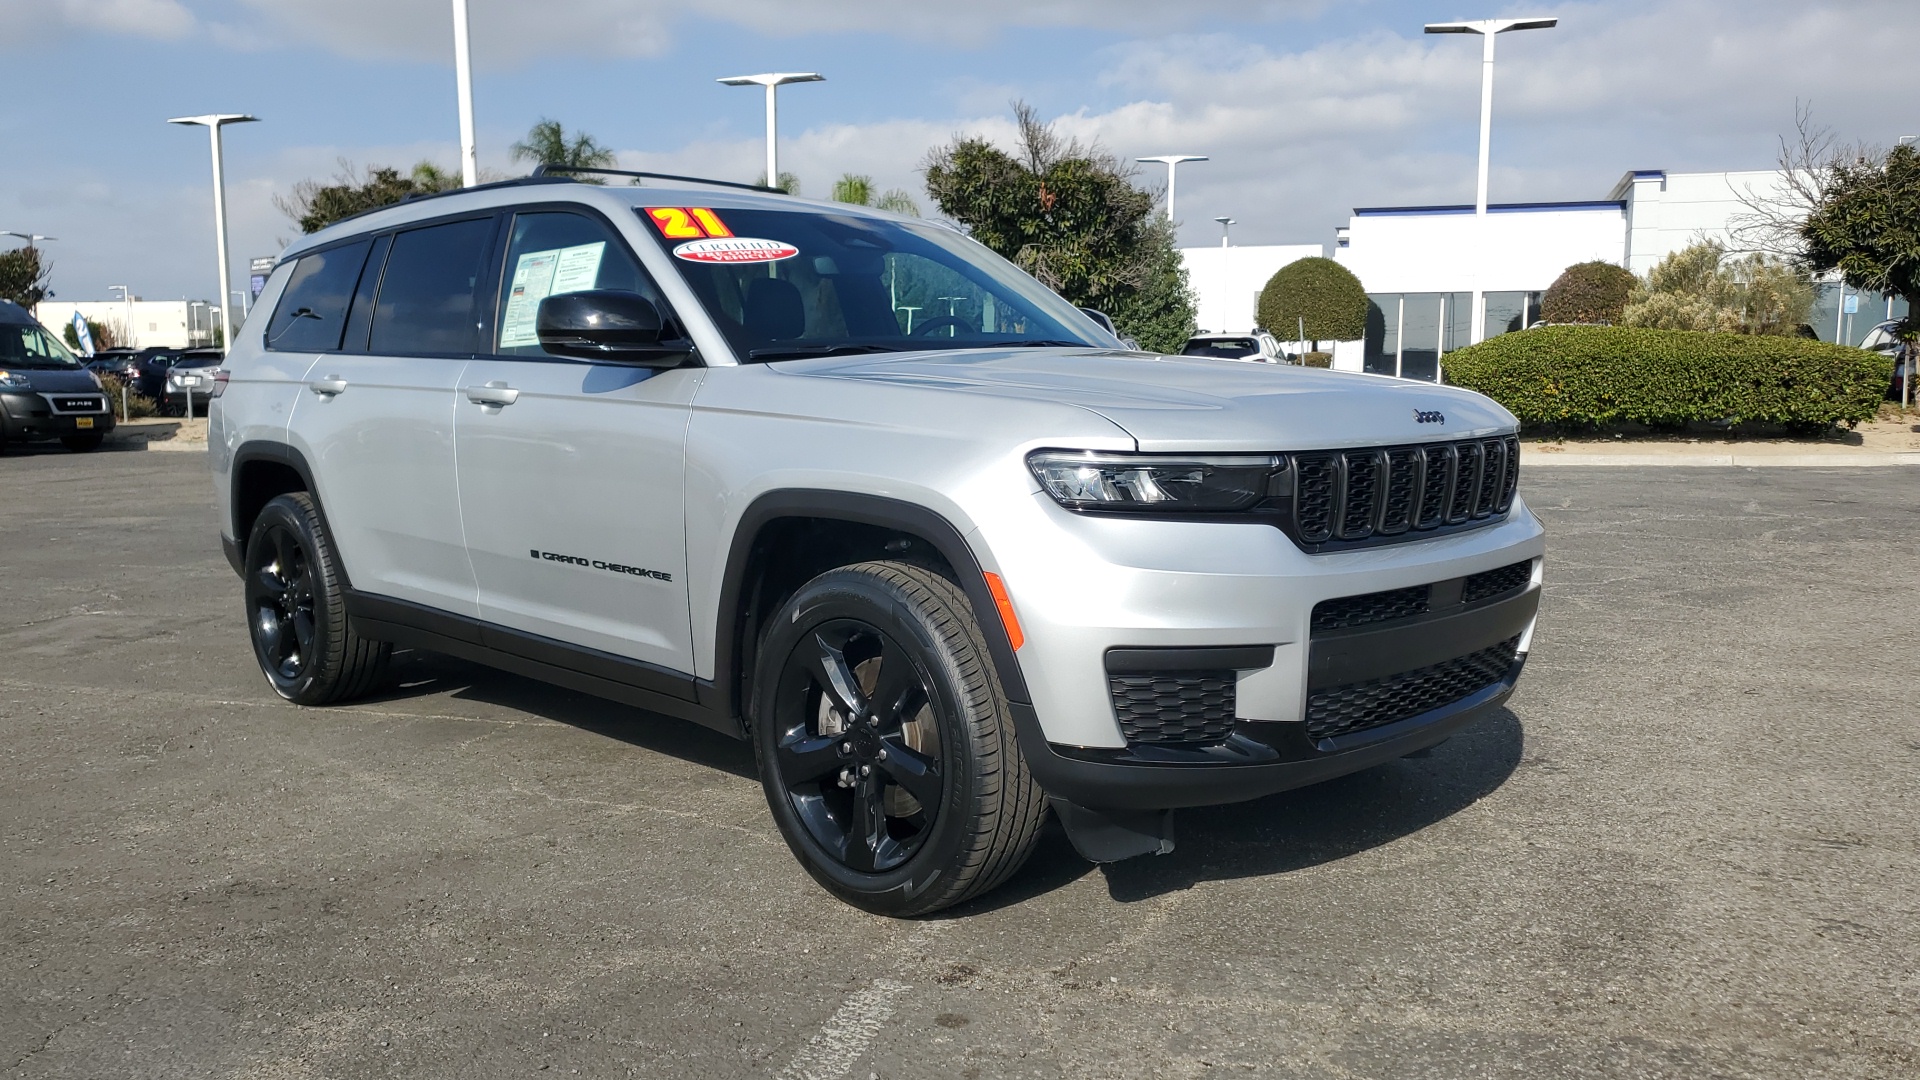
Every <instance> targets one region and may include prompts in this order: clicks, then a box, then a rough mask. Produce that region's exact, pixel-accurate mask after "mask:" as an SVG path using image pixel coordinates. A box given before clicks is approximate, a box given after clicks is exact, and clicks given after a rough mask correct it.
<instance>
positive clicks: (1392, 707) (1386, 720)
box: [1307, 637, 1520, 740]
mask: <svg viewBox="0 0 1920 1080" xmlns="http://www.w3.org/2000/svg"><path fill="white" fill-rule="evenodd" d="M1519 648H1520V639H1519V638H1518V637H1512V638H1508V639H1507V640H1506V641H1503V642H1501V643H1499V644H1498V645H1493V646H1490V647H1488V648H1485V649H1481V650H1480V651H1478V652H1473V653H1468V654H1467V655H1465V656H1460V657H1455V658H1454V659H1452V660H1448V661H1445V662H1443V663H1439V664H1434V665H1432V666H1430V667H1423V668H1416V669H1415V670H1413V671H1405V672H1401V673H1400V674H1398V675H1390V676H1388V677H1386V678H1384V679H1370V680H1368V681H1366V682H1358V683H1350V684H1348V685H1346V686H1334V687H1328V688H1327V689H1325V690H1316V691H1314V692H1312V693H1310V694H1308V695H1307V734H1308V735H1309V736H1310V737H1312V738H1314V739H1316V740H1317V739H1332V738H1338V737H1339V736H1341V735H1349V734H1352V733H1354V732H1356V731H1366V730H1368V729H1369V728H1376V727H1380V726H1382V725H1385V724H1391V723H1395V722H1396V721H1400V720H1405V719H1407V718H1409V717H1413V716H1418V715H1420V714H1421V713H1424V712H1427V711H1429V710H1432V709H1438V708H1440V707H1441V706H1443V705H1451V704H1453V703H1454V702H1456V701H1459V700H1461V699H1463V698H1466V697H1469V696H1471V695H1473V694H1475V693H1478V692H1479V691H1481V690H1484V689H1486V688H1487V687H1489V686H1492V685H1494V684H1495V683H1497V682H1499V681H1500V680H1501V679H1503V678H1505V677H1506V675H1507V672H1508V671H1509V670H1511V669H1512V667H1513V661H1514V658H1515V657H1516V656H1517V655H1518V654H1519Z"/></svg>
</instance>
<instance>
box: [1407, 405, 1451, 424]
mask: <svg viewBox="0 0 1920 1080" xmlns="http://www.w3.org/2000/svg"><path fill="white" fill-rule="evenodd" d="M1413 422H1414V423H1416V424H1444V423H1446V422H1447V414H1446V413H1443V412H1441V411H1440V410H1439V409H1415V410H1413Z"/></svg>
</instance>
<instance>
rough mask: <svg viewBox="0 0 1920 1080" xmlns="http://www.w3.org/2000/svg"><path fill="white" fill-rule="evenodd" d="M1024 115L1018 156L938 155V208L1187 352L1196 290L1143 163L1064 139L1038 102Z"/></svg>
mask: <svg viewBox="0 0 1920 1080" xmlns="http://www.w3.org/2000/svg"><path fill="white" fill-rule="evenodd" d="M1013 111H1014V118H1015V120H1016V121H1017V122H1018V125H1019V131H1020V135H1019V140H1020V141H1019V145H1018V147H1017V148H1016V150H1015V152H1014V153H1011V154H1010V153H1008V152H1006V151H1004V150H1001V149H1000V148H999V147H996V146H994V145H993V144H992V143H990V142H988V141H987V140H986V139H983V138H978V137H965V138H956V139H955V140H954V141H953V142H952V143H951V144H949V145H946V146H942V147H938V148H936V149H935V150H934V151H933V152H932V153H931V154H930V155H929V157H928V158H927V162H926V166H925V172H926V177H927V194H928V195H930V196H932V198H933V201H934V205H935V206H937V207H939V209H940V212H941V213H943V214H945V215H947V216H948V217H950V218H952V219H954V220H955V221H958V222H960V223H962V224H964V225H966V226H968V227H969V228H970V229H971V230H972V236H973V238H974V239H975V240H978V241H979V242H981V243H982V244H985V245H986V246H987V247H989V248H991V249H993V250H994V251H996V252H998V253H999V254H1001V255H1002V256H1005V257H1006V258H1007V259H1009V260H1011V261H1012V262H1014V263H1015V264H1016V265H1018V266H1019V267H1021V268H1022V269H1024V270H1026V271H1027V272H1028V273H1030V274H1032V275H1033V276H1034V277H1036V278H1038V279H1039V280H1040V282H1041V283H1042V284H1044V285H1046V286H1047V287H1048V288H1050V289H1052V290H1053V291H1055V292H1057V293H1059V294H1060V295H1061V296H1063V297H1065V298H1067V300H1069V301H1071V302H1072V303H1075V304H1079V305H1082V306H1085V307H1093V308H1099V309H1100V310H1102V311H1105V312H1107V313H1108V314H1109V315H1110V316H1111V317H1112V318H1113V321H1114V325H1115V326H1116V327H1117V328H1118V329H1119V331H1120V333H1121V334H1123V335H1125V336H1128V337H1132V338H1134V339H1135V340H1136V341H1138V342H1139V343H1140V345H1141V346H1142V347H1143V348H1147V349H1153V350H1156V351H1159V352H1177V351H1178V350H1179V348H1180V346H1181V344H1182V343H1183V342H1184V341H1185V340H1186V338H1187V337H1189V336H1191V335H1192V333H1193V319H1194V310H1193V294H1192V291H1191V290H1190V288H1189V287H1188V284H1187V276H1186V271H1185V269H1184V268H1183V267H1182V266H1181V264H1180V257H1179V253H1178V252H1177V251H1176V250H1175V249H1174V246H1173V230H1172V229H1171V228H1169V227H1167V224H1166V223H1165V222H1164V221H1160V220H1157V219H1156V215H1155V214H1154V203H1155V201H1156V199H1155V195H1154V193H1153V192H1150V191H1144V190H1141V189H1140V188H1138V187H1135V186H1134V183H1133V178H1134V170H1133V168H1132V167H1131V166H1128V165H1125V164H1123V163H1122V162H1121V161H1120V160H1119V159H1118V158H1116V157H1114V156H1113V155H1112V154H1110V153H1107V152H1106V151H1105V150H1102V149H1100V148H1099V147H1097V146H1082V145H1081V144H1080V143H1079V142H1078V141H1077V140H1071V139H1065V138H1062V137H1061V136H1060V135H1059V134H1058V133H1057V132H1055V131H1054V130H1053V128H1052V127H1051V125H1048V124H1045V123H1042V122H1041V121H1040V119H1039V116H1038V114H1037V113H1035V111H1034V110H1033V108H1032V107H1031V106H1029V105H1027V104H1025V103H1024V102H1015V103H1014V106H1013Z"/></svg>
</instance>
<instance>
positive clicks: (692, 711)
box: [346, 589, 746, 739]
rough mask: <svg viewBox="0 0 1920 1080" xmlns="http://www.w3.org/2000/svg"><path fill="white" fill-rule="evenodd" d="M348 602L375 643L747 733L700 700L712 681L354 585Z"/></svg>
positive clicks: (709, 693) (711, 696) (708, 695)
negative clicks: (439, 655) (442, 656)
mask: <svg viewBox="0 0 1920 1080" xmlns="http://www.w3.org/2000/svg"><path fill="white" fill-rule="evenodd" d="M346 601H347V617H348V618H349V619H351V620H352V621H353V628H354V631H355V632H356V633H359V634H362V635H364V636H366V637H369V638H372V639H374V640H376V641H391V642H393V643H394V644H395V645H400V646H404V647H407V648H412V649H425V650H427V651H429V652H437V653H445V654H447V655H448V656H457V657H459V658H460V659H462V660H470V661H472V662H474V663H476V664H485V665H486V666H488V667H493V668H499V669H500V670H502V671H510V672H512V673H514V674H515V675H524V676H527V677H528V678H532V679H539V680H540V681H541V682H547V683H552V684H554V685H555V686H564V687H566V688H567V689H569V690H578V691H580V692H581V693H583V694H592V695H593V696H595V697H600V698H606V699H607V700H609V701H617V702H620V703H621V704H623V705H632V706H634V707H635V708H639V709H646V710H648V711H650V712H657V713H664V714H666V715H668V716H672V717H677V718H678V719H681V720H691V721H693V722H694V723H696V724H699V725H701V726H702V727H709V728H712V729H713V730H715V731H718V732H720V733H722V734H724V735H731V736H733V737H734V738H736V739H744V738H745V737H746V732H745V731H743V730H742V729H741V726H740V722H739V721H738V720H737V719H735V718H734V717H733V716H731V715H729V714H727V713H726V712H724V711H722V710H718V709H714V708H712V707H710V706H709V705H708V704H703V703H702V702H703V701H704V702H709V703H710V702H714V701H716V700H718V698H717V695H715V693H714V688H713V684H712V683H710V682H707V681H706V680H702V679H697V678H695V677H694V676H692V675H688V674H686V673H685V672H680V671H673V670H671V669H669V668H663V667H660V666H658V665H655V664H649V663H646V662H644V661H641V660H634V659H631V658H629V657H625V656H615V655H614V654H612V653H605V652H600V651H599V650H597V649H588V648H584V647H582V646H579V645H573V644H569V643H567V642H564V641H555V640H554V639H552V638H547V637H541V636H539V635H538V634H529V633H526V632H525V631H522V630H515V629H512V628H510V627H505V626H499V625H496V624H494V623H489V622H482V621H481V620H479V619H469V618H467V617H466V616H463V615H453V614H449V613H447V612H444V611H438V610H436V609H434V608H430V607H427V606H425V605H424V604H415V603H412V602H411V601H407V600H395V599H393V598H391V597H386V596H375V595H373V594H371V593H364V592H361V591H359V590H357V589H349V590H347V595H346Z"/></svg>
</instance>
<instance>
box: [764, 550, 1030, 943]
mask: <svg viewBox="0 0 1920 1080" xmlns="http://www.w3.org/2000/svg"><path fill="white" fill-rule="evenodd" d="M769 625H770V627H771V628H770V629H769V631H768V632H767V634H766V637H765V638H764V640H763V641H762V643H761V646H760V651H759V656H758V658H757V667H756V679H755V682H754V685H755V687H756V690H755V702H754V706H753V708H752V710H751V714H752V723H753V742H754V751H755V755H756V756H757V757H758V759H759V763H760V776H761V782H762V784H763V785H764V787H765V788H766V795H767V803H768V805H769V806H770V807H771V808H772V811H773V817H774V820H775V821H776V822H777V823H778V824H779V826H780V831H781V834H782V835H783V836H784V837H785V838H786V841H787V845H788V846H789V847H790V848H792V849H793V852H794V854H795V855H796V856H798V857H799V859H800V862H801V864H802V865H803V866H805V867H806V868H807V871H808V872H809V873H810V874H812V875H813V877H814V878H815V880H817V881H819V882H820V884H822V885H823V886H825V887H826V888H827V889H828V890H829V891H830V892H832V893H834V894H835V895H836V896H839V897H840V898H841V899H842V900H845V901H846V902H848V903H850V904H853V905H854V906H856V907H860V908H864V909H865V910H867V911H871V912H874V913H876V914H881V915H893V916H910V915H919V914H924V913H926V912H930V911H937V910H939V909H940V908H944V907H949V906H951V905H953V904H957V903H960V902H962V901H964V900H967V899H970V898H972V897H974V896H977V895H979V894H980V893H983V892H985V891H987V890H989V889H991V888H993V887H994V886H996V885H998V884H1000V883H1001V882H1002V881H1004V880H1006V879H1007V877H1009V876H1010V875H1011V874H1012V873H1013V872H1014V871H1015V870H1017V869H1019V868H1020V866H1021V864H1022V863H1024V862H1026V860H1027V857H1028V855H1030V854H1031V853H1032V851H1033V845H1034V841H1035V840H1036V838H1037V837H1038V836H1039V832H1040V825H1041V822H1042V821H1043V820H1044V817H1045V813H1046V802H1045V799H1044V797H1043V796H1042V794H1041V792H1040V788H1039V786H1038V785H1037V784H1035V783H1034V781H1033V778H1032V776H1031V775H1029V774H1028V772H1027V768H1026V762H1025V761H1024V760H1023V759H1022V758H1021V757H1020V750H1019V747H1018V746H1017V745H1016V744H1015V740H1014V732H1013V722H1012V718H1011V716H1010V715H1009V714H1008V709H1007V702H1006V696H1005V694H1004V693H1003V692H1002V690H1001V687H1000V682H999V679H998V678H997V676H996V674H995V672H994V669H993V665H992V662H991V660H990V659H989V658H988V654H987V648H986V641H985V639H984V637H983V636H982V633H981V630H980V626H979V624H978V622H977V621H976V620H975V618H974V616H973V610H972V607H971V605H970V604H969V603H968V602H967V598H966V595H965V594H964V593H963V592H961V591H960V589H959V587H958V586H956V585H955V584H954V583H953V582H951V581H948V580H947V579H946V578H944V577H942V576H940V575H939V574H936V573H934V572H932V571H929V570H927V569H925V568H922V567H918V566H912V565H909V564H905V563H896V562H870V563H860V564H858V565H854V566H848V567H842V568H841V569H838V570H833V571H830V572H828V573H825V574H822V575H820V576H819V577H817V578H815V579H813V580H812V581H810V582H808V583H807V584H806V585H804V586H802V587H801V589H800V590H799V592H797V593H795V594H794V596H793V597H792V598H791V599H790V600H788V601H787V604H786V605H785V607H783V608H782V610H781V611H780V613H779V614H778V615H776V616H775V617H774V618H773V619H772V620H771V621H770V624H769Z"/></svg>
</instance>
